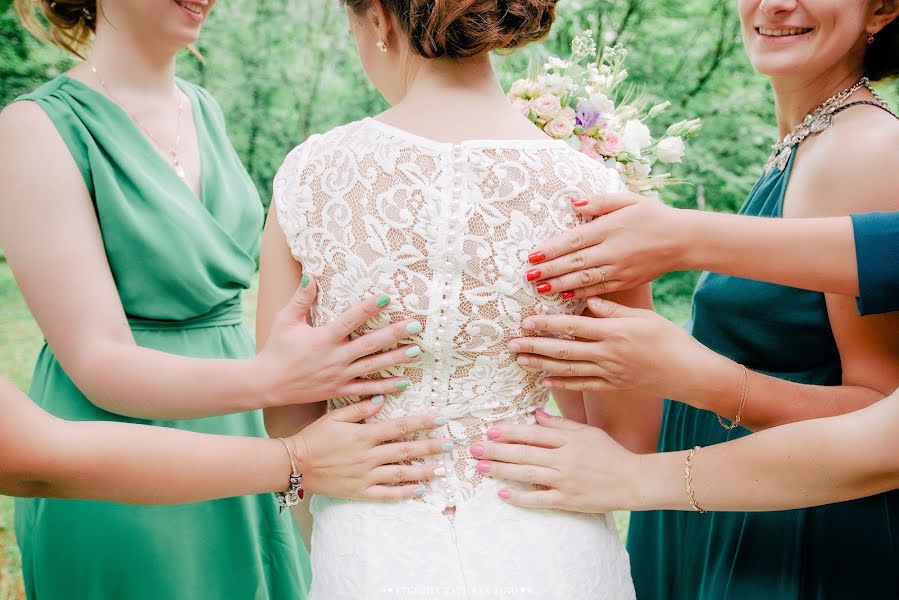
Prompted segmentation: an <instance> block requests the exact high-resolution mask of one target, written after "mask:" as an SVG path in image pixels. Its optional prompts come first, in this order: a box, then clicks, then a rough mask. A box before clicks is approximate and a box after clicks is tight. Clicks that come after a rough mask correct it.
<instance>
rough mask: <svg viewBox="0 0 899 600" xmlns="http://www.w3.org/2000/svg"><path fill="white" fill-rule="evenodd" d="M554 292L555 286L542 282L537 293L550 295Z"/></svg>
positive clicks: (538, 285)
mask: <svg viewBox="0 0 899 600" xmlns="http://www.w3.org/2000/svg"><path fill="white" fill-rule="evenodd" d="M551 291H553V286H552V285H550V284H548V283H546V282H545V281H541V282H540V283H538V284H537V293H539V294H548V293H550V292H551Z"/></svg>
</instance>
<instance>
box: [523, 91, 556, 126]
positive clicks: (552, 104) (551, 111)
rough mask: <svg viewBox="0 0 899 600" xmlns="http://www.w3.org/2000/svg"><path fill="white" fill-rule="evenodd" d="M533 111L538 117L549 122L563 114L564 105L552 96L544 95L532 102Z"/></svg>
mask: <svg viewBox="0 0 899 600" xmlns="http://www.w3.org/2000/svg"><path fill="white" fill-rule="evenodd" d="M531 110H533V111H534V112H535V113H537V116H538V117H543V118H544V119H546V120H547V121H549V120H550V119H552V118H554V117H555V116H556V115H557V114H559V112H561V110H562V103H561V102H560V101H559V99H558V98H557V97H556V96H553V95H552V94H543V95H542V96H540V97H539V98H537V99H535V100H532V101H531Z"/></svg>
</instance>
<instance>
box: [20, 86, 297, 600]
mask: <svg viewBox="0 0 899 600" xmlns="http://www.w3.org/2000/svg"><path fill="white" fill-rule="evenodd" d="M179 86H180V87H181V88H182V90H183V91H184V93H185V94H187V96H188V97H189V98H190V100H191V107H192V109H193V114H194V119H195V121H196V128H197V136H198V141H199V147H200V154H201V175H202V183H201V188H202V192H201V196H202V198H201V199H202V202H200V201H199V200H198V199H197V198H196V196H195V195H194V194H193V192H192V191H191V190H190V188H189V187H188V186H187V185H186V184H185V182H183V181H182V180H181V179H180V178H179V177H178V176H177V175H176V174H175V172H174V170H173V169H172V168H171V167H170V166H169V164H168V163H167V162H166V161H165V159H164V158H163V157H162V156H161V155H160V154H159V153H158V152H157V151H156V150H155V149H154V148H153V147H152V146H151V145H150V143H149V142H148V140H147V139H146V138H145V137H144V135H143V134H142V133H141V132H140V130H139V129H138V128H137V127H136V126H135V124H134V123H133V122H132V121H131V119H130V118H129V117H128V116H127V115H126V114H125V113H124V112H123V111H122V110H121V109H120V108H119V107H118V106H117V105H116V104H114V103H112V102H111V101H110V100H108V99H107V98H106V97H105V96H103V95H102V94H100V93H98V92H97V91H95V90H93V89H92V88H90V87H89V86H87V85H85V84H83V83H80V82H78V81H76V80H74V79H71V78H68V77H66V76H62V77H59V78H57V79H55V80H53V81H51V82H49V83H48V84H46V85H44V86H43V87H41V88H40V89H38V90H36V91H35V92H33V93H31V94H29V95H27V96H24V97H23V98H22V99H23V100H31V101H34V102H36V103H37V104H38V105H39V106H40V107H41V108H42V109H43V110H44V111H45V112H46V113H47V115H49V117H50V119H51V120H52V121H53V123H54V124H55V126H56V128H57V130H58V131H59V133H60V135H61V136H62V139H63V140H64V141H65V143H66V145H67V146H68V149H69V151H70V152H71V154H72V156H73V157H74V159H75V162H76V163H77V165H78V167H79V168H80V170H81V172H82V174H83V176H84V181H85V182H86V183H87V187H88V190H89V191H90V195H91V197H92V198H93V201H94V207H95V209H96V214H97V219H98V222H99V224H100V229H101V231H102V235H103V243H104V246H105V249H106V256H107V259H108V260H109V266H110V268H111V269H112V274H113V277H114V278H115V282H116V286H117V288H118V292H119V297H120V298H121V302H122V305H123V306H124V309H125V312H126V314H127V315H128V320H129V322H130V324H131V329H132V330H133V332H134V337H135V339H136V341H137V343H138V344H139V345H141V346H143V347H147V348H153V349H155V350H160V351H163V352H168V353H172V354H178V355H183V356H191V357H198V358H234V359H243V358H247V357H251V356H253V354H254V344H253V341H252V339H251V337H250V335H249V333H248V331H247V330H246V328H245V327H244V325H243V324H242V320H241V301H240V298H241V292H242V291H243V290H244V289H246V288H247V287H248V286H249V285H250V281H251V278H252V276H253V274H254V273H255V271H256V267H257V256H258V251H259V239H260V231H261V226H262V219H263V214H262V205H261V202H260V199H259V196H258V193H257V192H256V189H255V187H254V185H253V183H252V181H251V180H250V177H249V175H248V174H247V172H246V170H245V169H244V168H243V166H242V165H241V163H240V160H239V159H238V157H237V154H236V153H235V151H234V149H233V147H232V146H231V143H230V141H229V140H228V137H227V135H226V133H225V123H224V119H223V117H222V113H221V110H220V109H219V107H218V105H217V104H216V102H215V100H214V99H213V98H212V97H211V96H210V95H209V94H208V93H207V92H206V91H204V90H203V89H201V88H199V87H196V86H193V85H191V84H189V83H186V82H182V81H179ZM159 376H160V377H165V373H159ZM30 395H31V397H32V399H33V400H34V401H35V402H36V403H37V404H39V405H40V406H41V407H43V408H44V409H46V410H47V411H49V412H50V413H52V414H54V415H56V416H58V417H62V418H64V419H71V420H102V421H120V422H128V423H143V424H152V425H160V426H163V427H174V428H177V429H183V430H188V431H197V432H203V433H215V434H229V435H244V436H263V435H264V429H263V426H262V418H261V415H260V414H259V413H258V412H250V413H244V414H237V415H230V416H225V417H216V418H208V419H197V420H190V421H147V420H141V419H131V418H127V417H122V416H120V415H116V414H112V413H109V412H106V411H104V410H102V409H100V408H98V407H96V406H94V405H93V404H91V402H90V401H89V400H88V399H87V398H86V397H85V396H84V395H82V394H81V392H79V391H78V389H77V388H76V386H75V384H74V383H73V382H72V380H71V379H69V377H68V376H67V375H66V373H65V371H63V369H62V368H61V367H60V365H59V362H58V361H57V359H56V357H55V356H54V354H53V351H52V349H50V348H49V347H47V346H46V345H45V346H44V348H43V349H42V351H41V353H40V356H39V357H38V361H37V365H36V366H35V369H34V376H33V380H32V385H31V391H30ZM197 485H202V484H201V483H198V484H197ZM16 535H17V537H18V541H19V546H20V548H21V551H22V570H23V572H24V579H25V588H26V592H27V595H28V598H29V599H30V600H71V599H73V598H74V599H77V600H198V599H199V598H214V599H216V600H269V599H271V600H294V599H302V598H305V596H306V591H307V587H308V586H307V583H308V582H309V581H310V573H309V562H308V554H307V553H306V550H305V548H304V547H303V545H302V541H300V539H299V538H298V535H297V533H296V529H295V527H294V525H293V522H292V520H291V518H290V516H289V515H286V514H285V515H279V514H278V509H277V505H276V502H275V499H274V496H272V495H270V494H269V495H260V496H248V497H242V498H231V499H227V500H219V501H215V502H202V503H197V504H189V505H183V506H174V507H162V506H159V507H157V506H149V507H148V506H128V505H124V504H112V503H103V502H82V501H73V500H43V499H33V500H32V499H26V500H18V501H17V502H16Z"/></svg>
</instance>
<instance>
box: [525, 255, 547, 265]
mask: <svg viewBox="0 0 899 600" xmlns="http://www.w3.org/2000/svg"><path fill="white" fill-rule="evenodd" d="M544 260H546V254H544V253H543V252H531V253H530V254H529V255H528V262H529V263H531V264H532V265H539V264H540V263H542V262H543V261H544Z"/></svg>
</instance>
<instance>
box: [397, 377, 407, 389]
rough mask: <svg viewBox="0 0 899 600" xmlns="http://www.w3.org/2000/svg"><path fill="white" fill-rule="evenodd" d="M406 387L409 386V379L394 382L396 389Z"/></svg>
mask: <svg viewBox="0 0 899 600" xmlns="http://www.w3.org/2000/svg"><path fill="white" fill-rule="evenodd" d="M407 387H409V380H408V379H403V380H402V381H397V382H396V389H398V390H404V389H406V388H407Z"/></svg>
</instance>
